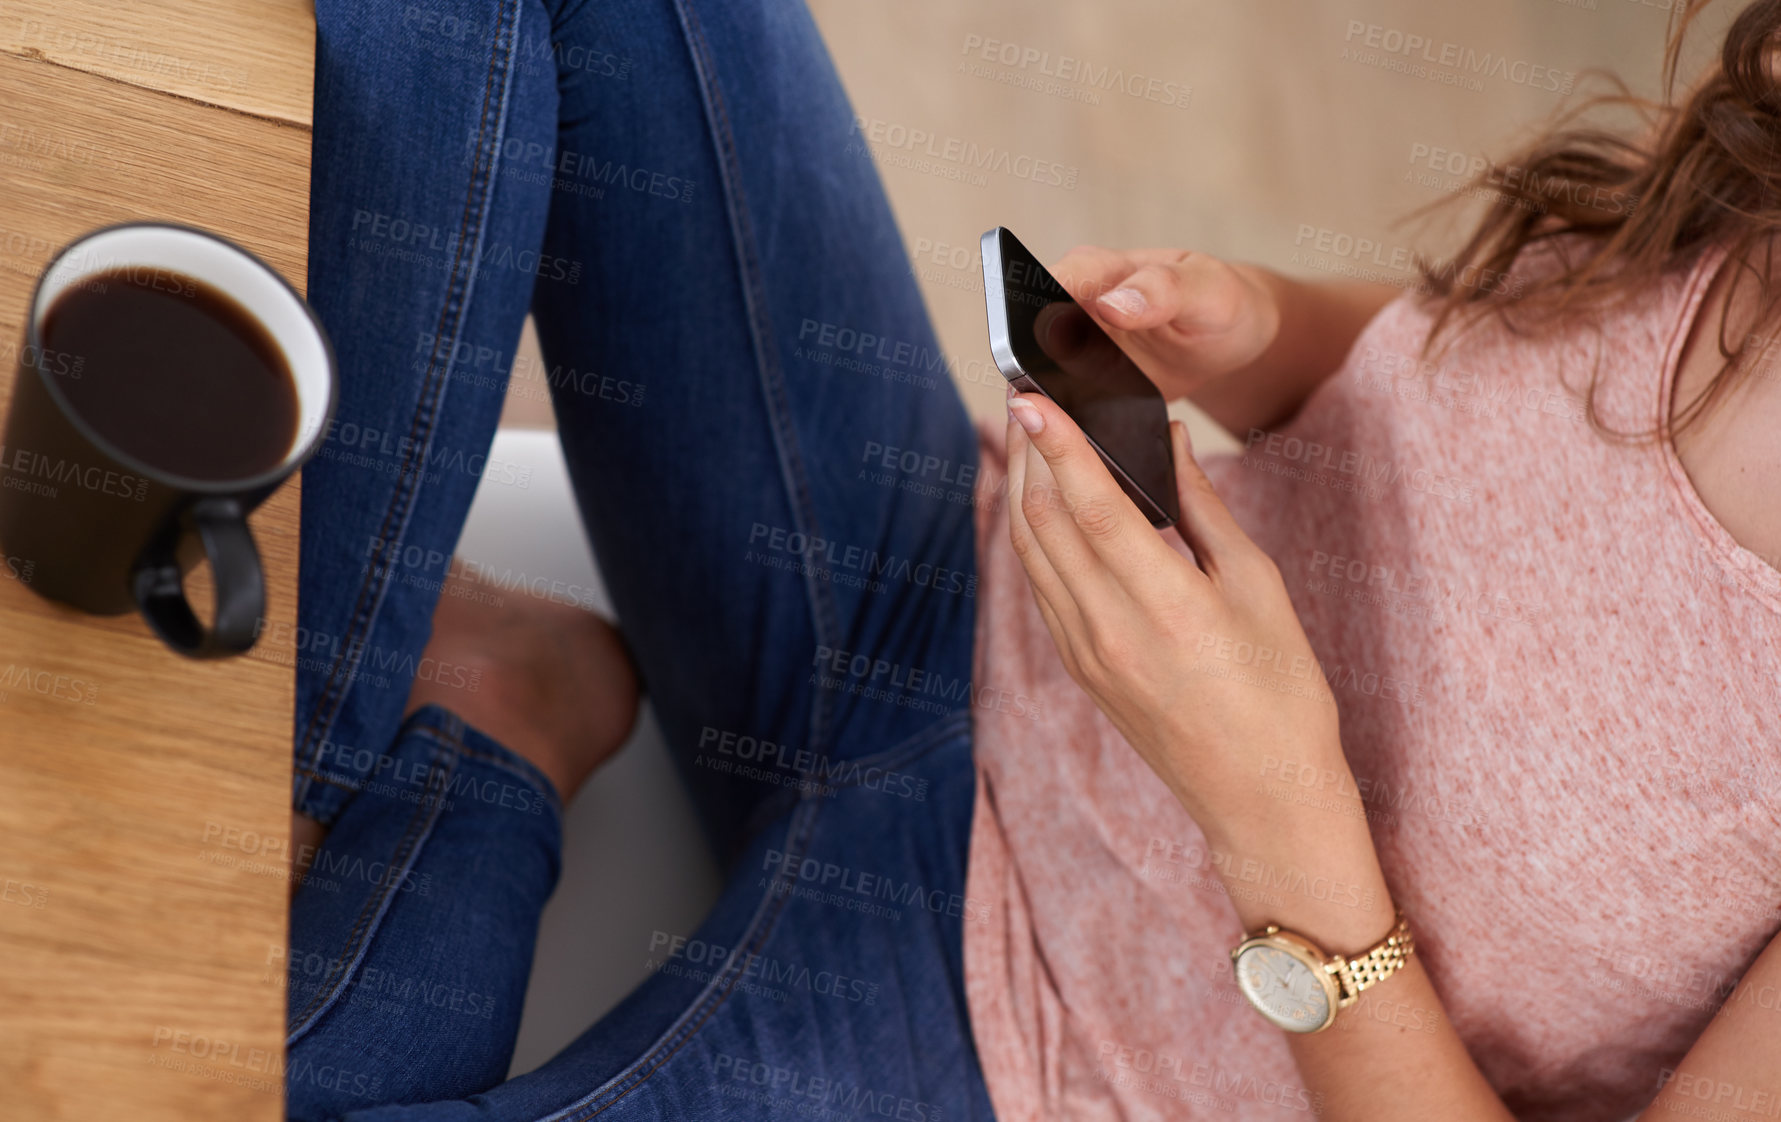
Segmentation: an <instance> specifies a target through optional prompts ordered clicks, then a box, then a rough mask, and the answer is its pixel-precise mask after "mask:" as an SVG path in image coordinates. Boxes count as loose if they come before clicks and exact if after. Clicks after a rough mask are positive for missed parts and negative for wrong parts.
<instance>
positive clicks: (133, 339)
mask: <svg viewBox="0 0 1781 1122" xmlns="http://www.w3.org/2000/svg"><path fill="white" fill-rule="evenodd" d="M42 336H43V347H44V350H45V351H46V352H50V353H54V354H57V355H59V356H62V357H64V358H66V359H67V361H66V362H64V363H62V364H61V367H60V368H59V369H58V370H57V371H55V372H54V373H55V381H56V385H57V387H58V388H59V389H61V391H62V392H63V394H65V395H66V396H67V398H68V404H69V406H70V408H71V410H72V411H73V412H74V413H76V414H78V415H79V416H80V418H81V419H82V420H84V421H85V422H86V423H87V424H89V425H91V426H92V427H93V429H94V430H95V431H97V432H98V433H99V435H100V436H102V437H104V438H105V439H106V440H108V441H110V442H111V443H112V444H114V445H116V446H117V447H118V448H119V449H121V450H123V451H124V452H126V453H128V454H129V455H131V456H134V457H136V458H137V459H139V460H141V461H143V462H144V463H146V464H148V465H150V466H151V467H154V468H158V469H159V470H161V471H164V472H169V473H172V474H175V475H181V476H185V477H187V478H191V479H201V480H205V481H207V482H222V481H228V480H235V479H245V478H248V477H249V476H254V475H258V474H260V473H261V472H263V471H269V470H271V469H272V468H274V467H277V466H278V465H279V464H280V463H281V462H283V460H284V458H285V456H286V455H287V454H289V452H290V450H291V445H292V442H293V441H294V440H295V439H296V435H297V384H296V380H295V379H294V378H293V377H292V375H291V368H290V364H289V363H288V362H286V361H285V357H284V354H283V352H282V351H280V350H279V348H278V345H277V344H276V343H275V342H274V341H273V339H272V336H271V335H270V334H269V333H268V332H267V331H266V329H265V328H264V327H262V326H261V325H260V322H259V321H258V320H257V319H255V318H254V317H253V316H252V315H250V314H248V312H247V310H246V309H244V308H242V306H241V305H240V304H237V303H236V302H235V301H234V300H233V299H231V298H230V297H228V296H227V295H225V294H224V293H222V292H219V291H218V290H217V289H215V288H212V287H211V286H209V285H207V284H205V283H203V282H202V281H198V280H194V279H192V278H191V277H187V276H183V275H181V274H178V273H172V272H168V271H167V270H164V269H149V268H137V269H119V270H116V271H114V272H108V273H98V274H95V275H93V276H92V277H88V278H86V279H85V280H82V281H81V282H80V283H78V284H76V285H74V286H71V287H70V288H69V289H68V290H67V291H66V292H64V293H62V295H60V296H59V297H57V298H56V302H55V303H54V304H52V305H50V309H49V312H48V314H47V315H46V316H45V317H44V320H43V327H42Z"/></svg>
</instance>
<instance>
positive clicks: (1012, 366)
mask: <svg viewBox="0 0 1781 1122" xmlns="http://www.w3.org/2000/svg"><path fill="white" fill-rule="evenodd" d="M1001 232H1002V228H1001V227H1000V226H997V227H996V228H995V229H993V230H988V231H985V232H984V235H983V238H982V240H981V242H980V243H979V244H980V246H981V248H982V251H983V301H984V305H985V309H986V310H987V311H988V313H989V352H990V354H991V355H992V356H993V357H994V358H995V360H996V369H997V370H1000V371H1001V372H1002V377H1004V378H1006V379H1008V381H1009V382H1011V383H1012V384H1013V385H1014V388H1015V389H1016V390H1018V391H1020V392H1021V393H1039V394H1045V396H1046V397H1050V396H1051V395H1050V394H1048V393H1045V390H1044V389H1043V388H1042V387H1041V386H1040V385H1039V383H1038V382H1035V381H1033V379H1032V377H1031V376H1030V375H1028V374H1027V372H1026V371H1025V370H1022V369H1021V368H1020V360H1018V359H1016V358H1015V357H1014V344H1013V342H1012V340H1011V339H1010V337H1009V334H1008V307H1007V304H1006V302H1005V300H1004V298H1003V294H1002V243H1001V238H1000V237H999V236H998V235H1000V234H1001ZM1082 435H1083V436H1084V437H1085V438H1087V440H1088V443H1089V445H1090V447H1092V448H1094V450H1095V454H1096V455H1098V456H1100V457H1101V462H1102V463H1104V464H1106V465H1107V470H1108V471H1110V472H1112V473H1113V474H1114V475H1116V476H1118V477H1119V479H1120V480H1121V482H1123V483H1124V484H1125V485H1126V488H1127V490H1126V495H1127V497H1128V498H1129V497H1131V496H1132V495H1134V494H1136V495H1142V496H1143V497H1144V503H1143V505H1144V507H1145V508H1147V509H1145V510H1144V517H1146V518H1148V519H1149V520H1150V524H1151V525H1152V526H1155V527H1156V528H1157V529H1159V530H1161V529H1165V528H1167V527H1169V526H1173V525H1174V524H1175V521H1176V520H1175V519H1173V518H1170V517H1169V516H1168V514H1167V513H1166V512H1165V511H1164V510H1163V509H1162V508H1161V507H1159V506H1157V504H1156V500H1155V499H1153V498H1151V497H1150V495H1149V494H1148V493H1147V492H1146V491H1145V490H1144V488H1142V487H1140V486H1138V484H1137V481H1136V480H1134V479H1133V478H1132V477H1131V476H1130V475H1127V474H1126V470H1125V469H1124V468H1122V467H1120V466H1119V464H1118V463H1117V462H1115V461H1114V459H1113V457H1112V456H1109V455H1108V454H1107V451H1106V449H1104V448H1102V447H1101V446H1100V445H1099V444H1098V443H1096V442H1095V438H1094V437H1092V436H1089V435H1088V434H1087V433H1083V434H1082ZM1171 452H1173V449H1171ZM1172 458H1173V457H1172V456H1171V459H1172Z"/></svg>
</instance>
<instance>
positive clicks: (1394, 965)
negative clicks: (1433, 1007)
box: [1329, 912, 1416, 1008]
mask: <svg viewBox="0 0 1781 1122" xmlns="http://www.w3.org/2000/svg"><path fill="white" fill-rule="evenodd" d="M1415 950H1416V937H1415V936H1414V935H1412V934H1411V933H1410V921H1409V920H1408V919H1407V918H1405V916H1404V913H1403V912H1399V913H1398V922H1397V925H1396V926H1394V927H1393V928H1392V929H1391V933H1390V934H1388V935H1386V937H1385V938H1384V939H1381V940H1380V941H1379V942H1378V943H1377V944H1375V945H1374V947H1373V949H1372V950H1370V951H1367V952H1366V953H1365V954H1362V955H1357V956H1356V957H1354V958H1343V957H1342V956H1341V955H1336V956H1335V957H1334V958H1332V959H1331V960H1330V965H1329V970H1330V972H1331V973H1333V974H1334V975H1335V976H1336V981H1337V983H1338V984H1339V985H1340V986H1341V990H1342V997H1341V1001H1340V1002H1339V1003H1338V1004H1339V1005H1340V1006H1341V1007H1343V1008H1346V1007H1347V1006H1349V1005H1352V1004H1354V1002H1355V1000H1356V999H1357V998H1359V997H1360V995H1361V991H1362V990H1365V989H1366V988H1368V987H1369V986H1375V985H1378V984H1379V983H1380V982H1383V981H1385V979H1387V978H1389V977H1391V976H1392V975H1393V974H1396V973H1397V972H1398V971H1399V970H1400V969H1402V968H1403V966H1404V964H1405V963H1406V962H1408V961H1410V955H1411V952H1413V951H1415Z"/></svg>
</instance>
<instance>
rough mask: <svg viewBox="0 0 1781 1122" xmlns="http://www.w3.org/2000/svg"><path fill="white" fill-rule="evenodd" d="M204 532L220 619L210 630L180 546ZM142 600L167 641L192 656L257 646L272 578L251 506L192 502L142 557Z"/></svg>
mask: <svg viewBox="0 0 1781 1122" xmlns="http://www.w3.org/2000/svg"><path fill="white" fill-rule="evenodd" d="M188 532H189V533H195V534H197V535H198V541H199V542H200V543H201V544H202V545H203V546H204V556H205V557H206V558H207V559H208V560H209V561H210V574H211V578H212V581H213V583H214V584H215V585H216V619H215V622H214V624H213V626H212V627H210V628H209V629H206V628H205V626H204V624H203V623H201V622H200V621H199V619H198V615H197V613H196V612H194V611H192V606H191V604H190V603H188V602H187V601H186V593H185V585H184V583H183V580H182V578H183V576H184V574H183V572H182V571H181V569H180V565H179V555H178V547H179V542H180V539H181V537H183V536H184V535H185V534H186V533H188ZM132 583H133V585H134V591H135V593H136V605H137V607H139V608H141V609H142V616H143V618H144V619H146V620H148V625H149V626H150V627H152V628H153V629H154V632H155V634H157V635H159V636H160V637H161V639H162V641H163V642H165V643H166V644H167V645H168V646H169V647H172V648H173V649H174V650H175V651H178V652H179V653H180V654H182V655H188V656H190V657H192V658H221V657H224V656H226V655H233V654H241V653H242V652H244V651H246V650H247V649H248V648H250V647H252V646H253V645H254V640H255V639H256V638H257V637H258V631H259V623H260V618H261V617H262V616H264V615H265V614H266V578H265V576H264V575H263V574H262V573H261V571H260V551H259V549H258V548H257V547H256V546H255V545H254V539H253V535H252V534H251V533H249V532H248V529H247V512H246V511H244V510H242V508H241V503H240V502H238V501H237V500H235V499H232V498H227V497H221V496H212V497H209V498H203V499H199V500H198V501H197V502H195V503H193V504H192V505H190V506H189V507H187V508H186V509H185V510H184V511H183V512H181V514H180V515H179V518H178V520H177V521H174V522H170V523H169V525H168V526H167V528H166V529H165V530H163V531H162V532H161V533H159V534H156V535H155V537H154V539H153V540H151V541H150V542H149V544H148V545H147V547H145V548H144V549H143V551H142V556H141V557H138V558H137V559H136V570H135V573H134V577H133V582H132Z"/></svg>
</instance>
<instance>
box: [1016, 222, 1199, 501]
mask: <svg viewBox="0 0 1781 1122" xmlns="http://www.w3.org/2000/svg"><path fill="white" fill-rule="evenodd" d="M991 237H994V238H995V240H996V246H997V248H998V249H999V255H1000V260H1001V266H1000V270H999V274H998V275H988V273H987V272H986V276H985V278H984V279H985V281H986V282H987V288H986V293H987V295H988V296H989V304H990V337H991V347H992V349H994V350H997V351H1000V350H1001V347H1000V346H999V344H1000V343H1001V342H1002V340H1000V339H997V337H996V336H997V335H998V334H999V333H1000V332H999V330H998V329H1000V330H1001V331H1005V333H1006V345H1007V350H1008V352H1010V353H1009V354H1001V353H998V354H997V356H996V360H997V365H998V366H1000V367H1001V368H1002V373H1003V374H1004V375H1006V376H1008V377H1009V378H1010V379H1013V378H1015V377H1017V376H1018V375H1020V374H1025V375H1026V376H1027V377H1029V378H1031V379H1032V380H1033V382H1035V383H1036V384H1037V385H1038V387H1039V389H1040V390H1042V391H1043V392H1044V393H1045V395H1046V396H1047V397H1049V398H1051V399H1052V400H1053V401H1055V402H1057V403H1058V405H1059V406H1061V407H1062V408H1063V410H1064V412H1066V413H1068V414H1069V415H1070V417H1071V419H1072V420H1074V421H1075V422H1076V424H1077V425H1078V426H1080V427H1081V429H1082V431H1083V432H1084V433H1085V434H1087V436H1088V438H1089V439H1090V440H1092V441H1093V442H1094V443H1095V445H1096V446H1097V447H1098V448H1099V449H1100V451H1101V454H1102V456H1103V457H1105V458H1106V459H1109V460H1111V461H1113V463H1114V464H1115V465H1117V467H1118V470H1116V471H1114V473H1113V475H1114V478H1115V479H1119V476H1120V474H1121V473H1122V472H1123V473H1124V475H1125V476H1126V478H1125V479H1120V486H1121V487H1122V488H1123V489H1124V490H1125V491H1126V493H1127V494H1128V495H1131V493H1132V489H1133V487H1134V486H1136V487H1137V489H1138V490H1140V491H1141V492H1143V496H1144V497H1145V498H1148V499H1149V504H1148V505H1149V506H1153V507H1154V508H1155V510H1154V511H1153V510H1150V509H1146V507H1147V504H1146V503H1145V502H1144V499H1143V498H1140V497H1139V496H1138V495H1132V496H1131V497H1132V499H1133V501H1134V502H1136V503H1137V504H1138V506H1139V508H1140V509H1144V510H1145V514H1146V516H1147V517H1149V518H1150V520H1151V521H1152V522H1153V523H1156V524H1157V525H1169V524H1171V523H1173V522H1175V521H1176V519H1177V518H1179V517H1180V511H1179V508H1178V504H1177V502H1176V495H1175V460H1174V456H1173V455H1172V454H1171V451H1170V447H1169V410H1168V403H1167V402H1165V401H1164V400H1163V395H1162V393H1161V392H1160V391H1158V390H1157V388H1156V385H1155V383H1153V382H1152V381H1151V380H1150V378H1149V377H1148V376H1147V375H1146V374H1145V373H1144V371H1142V370H1140V369H1138V365H1137V363H1135V362H1133V361H1132V360H1131V358H1129V357H1128V356H1127V355H1126V353H1125V352H1124V351H1122V350H1120V349H1119V344H1117V343H1115V342H1114V341H1113V340H1112V339H1111V338H1110V337H1109V336H1108V335H1107V333H1106V332H1105V331H1103V330H1101V326H1100V325H1099V324H1097V323H1096V322H1095V321H1094V320H1093V319H1092V318H1090V316H1089V314H1088V313H1087V312H1086V311H1084V310H1083V309H1082V305H1080V304H1078V303H1076V301H1075V300H1073V299H1071V297H1070V294H1069V293H1068V292H1066V291H1065V290H1064V286H1063V285H1061V284H1059V283H1058V282H1057V279H1056V278H1055V277H1053V276H1052V275H1051V273H1050V271H1048V270H1047V269H1046V268H1045V266H1043V265H1041V264H1039V260H1038V258H1036V257H1034V256H1033V255H1032V254H1031V253H1030V252H1028V251H1027V247H1026V246H1024V245H1022V244H1020V240H1019V239H1018V238H1016V237H1015V236H1014V235H1013V234H1011V233H1009V232H1008V231H1007V230H1005V229H1002V228H999V227H998V228H997V229H995V230H992V231H991V232H990V233H989V234H986V235H985V236H984V240H985V242H986V243H987V242H988V241H989V240H990V238H991ZM985 248H986V249H987V248H989V247H988V246H987V245H986V246H985ZM990 261H991V257H990V255H989V254H987V253H986V254H985V257H984V263H985V265H986V266H989V265H990ZM998 289H999V290H1000V291H999V292H998V291H997V290H998ZM998 297H999V299H998ZM998 313H1000V315H998ZM998 319H1001V320H1003V321H1004V322H1002V323H998V322H997V321H998ZM1009 357H1012V359H1013V361H1014V364H1015V365H1016V366H1018V368H1019V369H1018V370H1009V369H1008V364H1007V360H1008V358H1009ZM1158 514H1160V515H1161V516H1162V518H1161V519H1159V518H1158Z"/></svg>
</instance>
